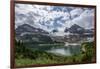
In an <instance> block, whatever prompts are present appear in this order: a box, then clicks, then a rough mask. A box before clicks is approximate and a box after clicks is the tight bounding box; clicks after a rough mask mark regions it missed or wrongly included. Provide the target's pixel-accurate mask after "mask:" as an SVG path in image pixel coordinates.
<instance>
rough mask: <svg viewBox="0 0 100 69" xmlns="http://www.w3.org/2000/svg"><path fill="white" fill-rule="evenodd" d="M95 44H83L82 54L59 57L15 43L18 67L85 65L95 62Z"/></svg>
mask: <svg viewBox="0 0 100 69" xmlns="http://www.w3.org/2000/svg"><path fill="white" fill-rule="evenodd" d="M93 45H94V44H93V42H84V43H82V44H81V52H80V53H79V54H76V55H72V56H59V55H55V54H53V53H48V52H45V51H43V50H38V49H34V48H30V47H27V46H25V43H22V42H20V41H19V42H17V41H16V42H15V47H16V49H15V50H16V51H15V52H16V54H15V57H16V59H15V63H16V66H26V65H37V64H61V63H84V62H93V61H94V57H95V56H94V54H95V51H94V46H93Z"/></svg>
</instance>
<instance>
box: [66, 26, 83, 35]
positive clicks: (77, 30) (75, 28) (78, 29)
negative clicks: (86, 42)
mask: <svg viewBox="0 0 100 69" xmlns="http://www.w3.org/2000/svg"><path fill="white" fill-rule="evenodd" d="M68 31H69V32H70V33H77V34H82V33H84V31H85V29H84V28H82V27H80V26H79V25H77V24H74V25H72V26H71V27H70V28H69V29H68Z"/></svg>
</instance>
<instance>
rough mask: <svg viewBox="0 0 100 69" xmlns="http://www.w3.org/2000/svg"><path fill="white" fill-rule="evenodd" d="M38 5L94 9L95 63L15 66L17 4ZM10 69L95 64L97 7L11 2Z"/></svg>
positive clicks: (12, 0)
mask: <svg viewBox="0 0 100 69" xmlns="http://www.w3.org/2000/svg"><path fill="white" fill-rule="evenodd" d="M16 3H18V4H37V5H51V6H72V7H86V8H94V9H95V13H94V14H95V16H94V45H95V46H94V47H95V54H94V56H95V60H94V61H93V62H88V63H87V62H83V63H67V64H65V63H63V64H45V65H44V64H43V65H42V64H41V65H28V66H19V67H16V66H15V53H14V52H15V49H14V48H15V47H14V35H15V33H14V29H15V23H14V22H15V4H16ZM10 21H11V22H10V68H11V69H14V68H28V67H43V66H60V65H76V64H93V63H96V6H95V5H80V4H64V3H49V2H35V1H14V0H11V1H10Z"/></svg>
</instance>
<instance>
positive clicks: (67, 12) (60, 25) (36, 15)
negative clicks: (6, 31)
mask: <svg viewBox="0 0 100 69" xmlns="http://www.w3.org/2000/svg"><path fill="white" fill-rule="evenodd" d="M22 24H30V25H31V26H34V27H37V28H41V29H44V30H46V31H49V32H50V31H52V30H53V29H58V31H59V32H63V31H64V30H65V28H66V27H68V28H69V27H71V26H72V25H73V24H77V25H79V26H81V27H83V28H86V29H90V28H93V26H94V9H93V8H83V7H69V6H68V7H67V6H47V5H32V4H16V5H15V27H16V28H17V27H18V26H19V25H22Z"/></svg>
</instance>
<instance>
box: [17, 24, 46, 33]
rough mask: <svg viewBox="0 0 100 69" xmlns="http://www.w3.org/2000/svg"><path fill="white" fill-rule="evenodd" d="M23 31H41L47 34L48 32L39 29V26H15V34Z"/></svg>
mask: <svg viewBox="0 0 100 69" xmlns="http://www.w3.org/2000/svg"><path fill="white" fill-rule="evenodd" d="M23 33H43V34H48V32H46V31H44V30H42V29H40V28H35V27H33V26H31V25H29V24H23V25H20V26H18V28H16V35H21V34H23Z"/></svg>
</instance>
